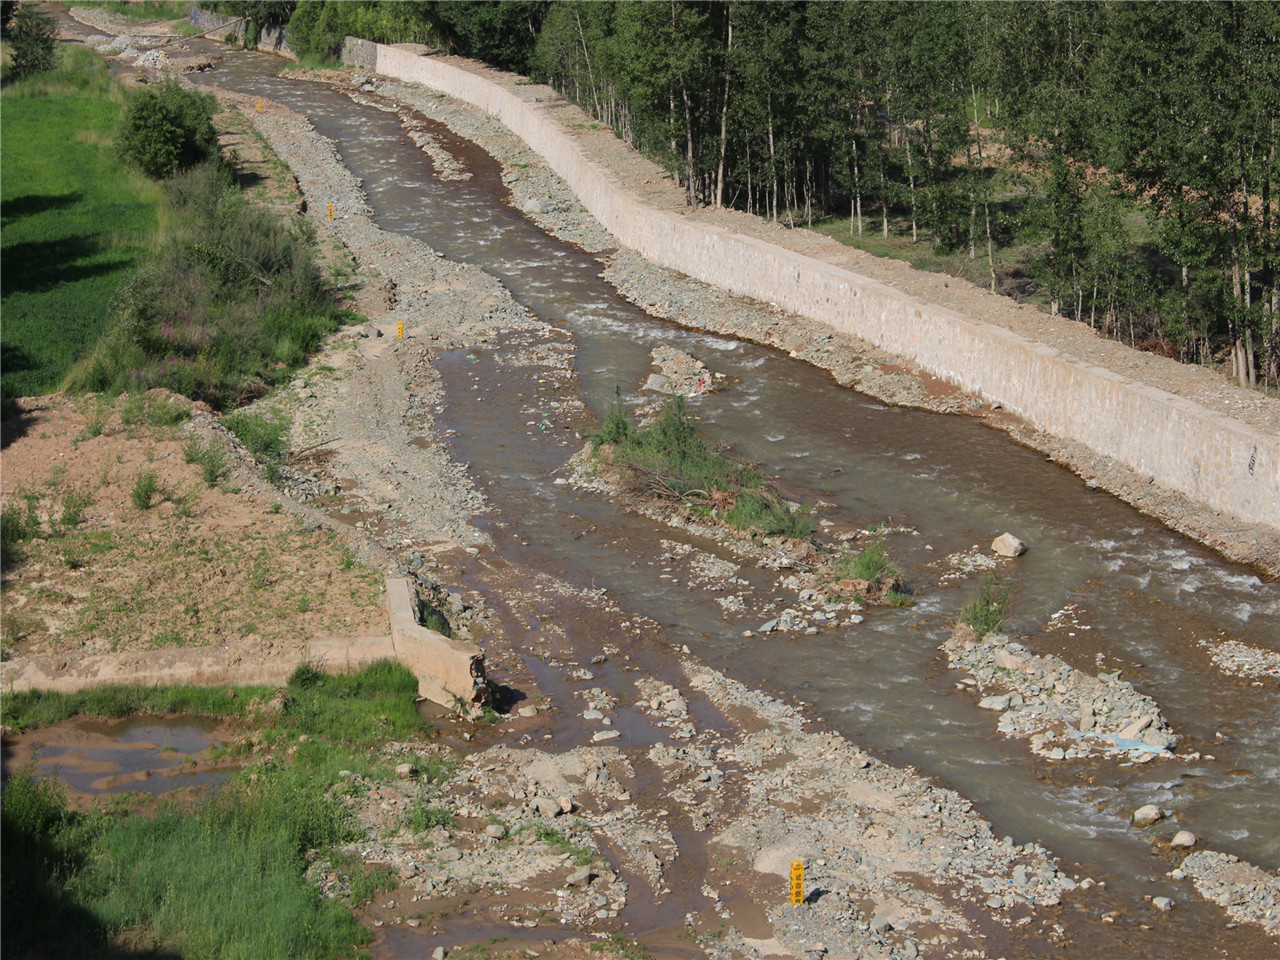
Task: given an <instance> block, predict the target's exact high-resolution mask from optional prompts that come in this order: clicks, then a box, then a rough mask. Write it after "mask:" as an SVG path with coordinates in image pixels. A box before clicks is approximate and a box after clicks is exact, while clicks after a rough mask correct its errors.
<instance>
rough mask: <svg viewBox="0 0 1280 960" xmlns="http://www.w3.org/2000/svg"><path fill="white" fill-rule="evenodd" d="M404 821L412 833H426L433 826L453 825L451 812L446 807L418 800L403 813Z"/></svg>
mask: <svg viewBox="0 0 1280 960" xmlns="http://www.w3.org/2000/svg"><path fill="white" fill-rule="evenodd" d="M404 823H405V826H406V827H408V828H409V829H410V830H411V831H413V832H414V833H426V832H427V831H428V830H431V829H432V828H434V827H451V826H453V813H452V812H451V811H450V810H449V808H448V807H434V806H431V805H429V804H428V803H427V802H426V801H425V800H419V801H418V802H417V803H416V804H415V805H414V806H413V807H411V808H410V809H409V811H408V813H406V814H405V818H404Z"/></svg>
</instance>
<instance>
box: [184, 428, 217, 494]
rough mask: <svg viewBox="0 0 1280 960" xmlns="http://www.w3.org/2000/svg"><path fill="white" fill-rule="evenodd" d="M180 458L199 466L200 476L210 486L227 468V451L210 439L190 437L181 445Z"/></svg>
mask: <svg viewBox="0 0 1280 960" xmlns="http://www.w3.org/2000/svg"><path fill="white" fill-rule="evenodd" d="M182 459H183V460H185V461H186V462H187V463H193V464H198V465H199V466H200V476H201V478H202V479H203V480H204V482H205V484H207V485H208V486H210V487H212V486H213V485H214V484H216V483H217V482H218V481H219V480H221V479H222V475H223V473H225V472H226V469H227V451H226V450H225V449H224V448H223V447H222V445H221V444H219V443H215V442H214V441H212V440H201V439H199V438H198V437H191V438H190V439H188V440H187V442H186V443H184V444H183V445H182Z"/></svg>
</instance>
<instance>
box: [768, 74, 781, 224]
mask: <svg viewBox="0 0 1280 960" xmlns="http://www.w3.org/2000/svg"><path fill="white" fill-rule="evenodd" d="M765 103H766V104H767V105H768V109H769V179H770V181H771V182H772V187H773V222H774V223H777V222H778V160H777V153H776V152H775V150H774V146H773V95H772V94H769V95H768V96H767V97H766V98H765Z"/></svg>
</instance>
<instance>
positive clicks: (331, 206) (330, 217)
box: [329, 203, 333, 220]
mask: <svg viewBox="0 0 1280 960" xmlns="http://www.w3.org/2000/svg"><path fill="white" fill-rule="evenodd" d="M329 219H330V220H332V219H333V204H332V203H331V204H329Z"/></svg>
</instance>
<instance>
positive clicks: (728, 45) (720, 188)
mask: <svg viewBox="0 0 1280 960" xmlns="http://www.w3.org/2000/svg"><path fill="white" fill-rule="evenodd" d="M725 16H726V17H727V18H728V28H729V31H728V32H729V36H728V39H727V40H726V41H725V45H724V100H723V101H722V102H721V104H720V164H719V166H717V167H716V209H717V210H718V209H720V208H721V207H722V206H724V154H725V147H726V145H727V144H728V142H729V54H730V53H731V52H732V51H733V4H729V5H728V7H727V8H726V13H725Z"/></svg>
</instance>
